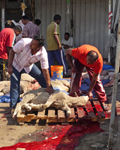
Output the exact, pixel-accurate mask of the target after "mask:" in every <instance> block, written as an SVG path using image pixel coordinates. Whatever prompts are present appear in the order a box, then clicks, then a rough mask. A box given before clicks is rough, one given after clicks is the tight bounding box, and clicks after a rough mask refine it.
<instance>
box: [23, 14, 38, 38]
mask: <svg viewBox="0 0 120 150" xmlns="http://www.w3.org/2000/svg"><path fill="white" fill-rule="evenodd" d="M21 20H22V23H23V24H24V25H25V26H24V27H23V32H22V38H33V37H34V36H35V35H39V34H40V32H39V26H37V25H36V24H34V23H33V22H32V21H30V20H29V17H28V16H26V15H25V16H22V19H21Z"/></svg>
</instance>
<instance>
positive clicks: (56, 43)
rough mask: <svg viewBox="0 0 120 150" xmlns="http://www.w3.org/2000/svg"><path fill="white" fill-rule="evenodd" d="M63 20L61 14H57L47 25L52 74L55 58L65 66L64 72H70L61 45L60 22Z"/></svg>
mask: <svg viewBox="0 0 120 150" xmlns="http://www.w3.org/2000/svg"><path fill="white" fill-rule="evenodd" d="M60 22H61V16H60V15H55V16H54V22H51V24H49V25H48V27H47V52H48V61H49V72H50V74H51V65H53V63H54V60H55V58H56V59H57V61H58V63H59V64H60V65H62V66H63V68H64V74H65V75H66V74H67V73H68V68H67V65H66V61H65V57H64V52H63V50H62V46H61V39H60V30H59V24H60Z"/></svg>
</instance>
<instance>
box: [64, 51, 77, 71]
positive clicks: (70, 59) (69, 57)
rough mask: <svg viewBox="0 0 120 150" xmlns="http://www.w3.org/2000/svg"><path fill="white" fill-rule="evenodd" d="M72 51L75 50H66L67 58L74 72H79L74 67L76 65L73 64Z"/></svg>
mask: <svg viewBox="0 0 120 150" xmlns="http://www.w3.org/2000/svg"><path fill="white" fill-rule="evenodd" d="M72 50H73V49H67V50H66V58H67V60H68V62H69V64H70V66H71V68H72V72H74V73H75V72H77V70H76V68H75V67H74V64H73V62H72Z"/></svg>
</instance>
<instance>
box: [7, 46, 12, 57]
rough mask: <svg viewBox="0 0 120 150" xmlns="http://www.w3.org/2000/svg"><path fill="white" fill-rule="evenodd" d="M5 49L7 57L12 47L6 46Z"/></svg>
mask: <svg viewBox="0 0 120 150" xmlns="http://www.w3.org/2000/svg"><path fill="white" fill-rule="evenodd" d="M6 49H7V54H8V55H9V52H10V51H11V50H12V47H8V46H6Z"/></svg>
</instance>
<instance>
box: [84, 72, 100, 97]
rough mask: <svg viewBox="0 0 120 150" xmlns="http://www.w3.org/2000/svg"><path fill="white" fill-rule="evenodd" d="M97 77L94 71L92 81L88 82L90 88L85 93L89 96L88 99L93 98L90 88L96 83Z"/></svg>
mask: <svg viewBox="0 0 120 150" xmlns="http://www.w3.org/2000/svg"><path fill="white" fill-rule="evenodd" d="M97 79H98V74H96V73H95V72H93V77H92V81H91V84H90V88H89V90H88V92H87V95H88V97H89V99H92V98H93V94H92V90H93V88H94V86H95V84H96V81H97Z"/></svg>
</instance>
